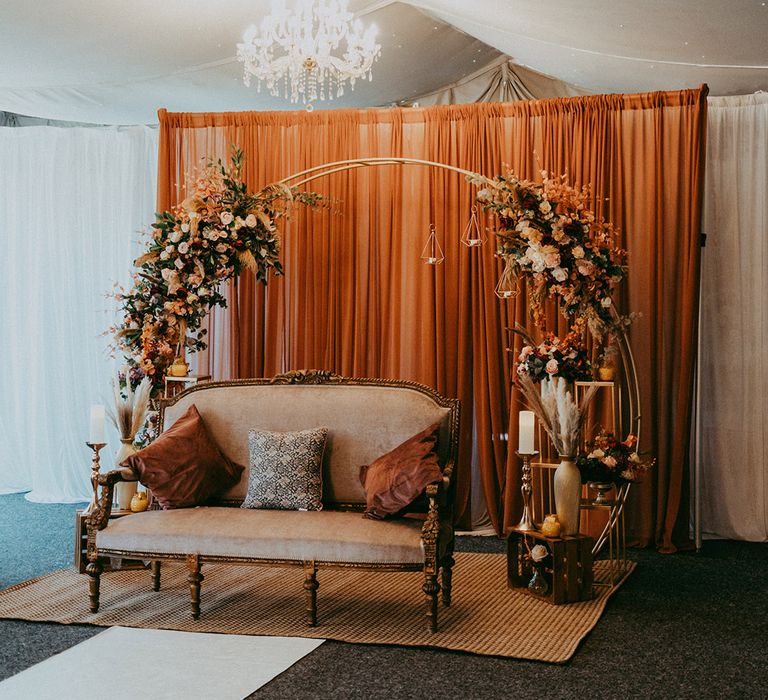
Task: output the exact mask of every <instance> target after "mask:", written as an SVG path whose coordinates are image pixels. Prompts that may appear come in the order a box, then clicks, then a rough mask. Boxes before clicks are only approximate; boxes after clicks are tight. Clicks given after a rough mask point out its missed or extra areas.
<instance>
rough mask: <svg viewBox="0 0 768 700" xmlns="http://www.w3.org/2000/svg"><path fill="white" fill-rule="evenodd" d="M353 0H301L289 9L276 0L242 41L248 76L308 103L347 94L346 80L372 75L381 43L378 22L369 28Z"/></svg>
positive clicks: (240, 46) (247, 79) (241, 53)
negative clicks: (352, 9) (358, 16)
mask: <svg viewBox="0 0 768 700" xmlns="http://www.w3.org/2000/svg"><path fill="white" fill-rule="evenodd" d="M347 6H348V0H296V1H295V9H293V10H289V9H288V8H287V7H286V4H285V1H284V0H272V10H271V12H270V14H269V15H267V16H266V17H265V18H264V20H263V21H262V23H261V26H260V27H257V26H255V25H251V26H250V27H249V28H248V30H247V31H246V32H245V34H244V35H243V42H242V43H241V44H238V45H237V59H238V61H240V62H241V63H242V64H243V82H244V83H245V84H246V85H250V84H251V79H252V78H255V79H256V82H257V88H258V89H259V90H260V89H261V85H262V83H263V84H264V85H265V86H266V88H267V90H269V92H270V93H271V94H272V95H273V96H278V95H280V93H281V92H282V94H283V95H284V96H285V98H286V99H290V100H291V102H298V101H299V98H300V97H301V99H302V100H303V102H304V103H305V104H307V105H311V103H312V102H314V101H315V100H318V99H319V100H325V99H329V100H332V99H333V98H334V97H341V96H342V95H343V94H344V86H345V84H346V83H347V82H349V84H350V88H351V89H353V90H354V88H355V81H357V80H359V79H363V78H365V77H367V78H368V80H372V73H371V66H372V65H373V62H374V61H375V60H377V59H378V57H379V54H380V52H381V46H380V45H379V44H377V43H376V32H377V29H376V26H375V25H373V24H371V25H370V26H369V27H368V28H367V29H365V28H364V27H363V23H362V22H361V21H360V20H359V19H357V20H355V19H354V15H353V14H352V13H351V12H349V11H348V9H347Z"/></svg>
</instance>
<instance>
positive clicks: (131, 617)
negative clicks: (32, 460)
mask: <svg viewBox="0 0 768 700" xmlns="http://www.w3.org/2000/svg"><path fill="white" fill-rule="evenodd" d="M632 566H634V565H632ZM162 567H163V570H162V585H161V590H160V591H159V592H157V593H155V592H153V591H152V585H151V578H152V577H151V574H150V572H149V571H142V570H139V571H137V570H127V571H113V572H107V573H105V574H103V575H102V577H101V609H100V611H99V612H98V613H96V614H95V615H94V614H91V613H89V612H88V577H87V576H85V575H83V574H78V573H77V572H76V571H75V570H74V569H64V570H61V571H57V572H54V573H52V574H49V575H48V576H43V577H41V578H38V579H33V580H31V581H26V582H24V583H21V584H19V585H17V586H13V587H11V588H9V589H7V590H5V591H2V592H0V617H3V618H13V619H20V620H34V621H45V622H59V623H63V624H90V625H102V626H107V627H111V626H113V625H120V626H123V627H144V628H154V629H173V630H180V631H191V632H219V633H226V634H254V635H268V636H282V637H311V638H316V639H334V640H338V641H344V642H356V643H361V644H397V645H405V646H419V647H433V648H440V649H454V650H460V651H467V652H473V653H475V654H486V655H494V656H507V657H514V658H520V659H534V660H537V661H548V662H553V663H563V662H565V661H567V660H568V659H570V658H571V657H572V656H573V654H574V653H575V651H576V648H577V647H578V645H579V642H581V640H582V639H583V638H584V637H585V636H586V635H587V634H588V633H589V632H590V630H591V629H592V628H593V627H594V626H595V625H596V624H597V621H598V620H599V619H600V615H601V614H602V612H603V610H604V609H605V605H606V603H607V601H608V598H609V597H610V595H611V593H612V591H611V590H610V589H608V588H607V587H603V586H597V587H595V598H594V599H593V600H590V601H585V602H582V603H572V604H569V605H557V606H555V605H550V604H549V603H547V602H545V601H542V600H538V599H536V598H533V597H532V596H529V595H526V594H524V593H521V592H519V591H515V590H511V589H509V588H508V587H507V576H506V557H505V556H504V555H501V554H467V553H459V554H457V555H456V565H455V567H454V577H453V581H454V583H453V604H452V605H451V607H450V608H444V607H442V605H441V606H440V610H439V626H440V629H439V631H438V632H437V633H435V634H433V633H431V632H429V631H428V630H427V629H426V619H425V617H424V597H423V594H422V593H421V584H422V578H421V574H418V573H413V572H403V573H380V572H370V571H368V572H366V571H357V570H334V569H320V570H319V572H318V580H319V582H320V589H319V590H318V625H317V627H309V626H307V625H306V623H305V617H304V608H305V598H304V590H303V588H302V584H303V580H304V573H303V571H302V570H301V569H300V568H298V567H297V568H269V567H264V568H260V567H255V566H253V567H251V566H228V565H205V566H204V567H203V574H204V576H205V580H204V581H203V584H202V592H201V601H202V605H201V607H202V615H201V617H200V619H199V620H197V621H194V620H192V618H191V616H190V612H189V586H188V584H187V579H186V577H187V572H186V568H185V566H184V565H183V564H177V563H168V562H163V565H162ZM599 567H600V562H597V564H596V574H598V575H599V573H600V572H599V571H598V570H597V569H599ZM614 590H615V589H614Z"/></svg>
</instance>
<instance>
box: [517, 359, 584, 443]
mask: <svg viewBox="0 0 768 700" xmlns="http://www.w3.org/2000/svg"><path fill="white" fill-rule="evenodd" d="M517 385H518V387H519V388H520V391H522V393H523V396H524V397H525V400H526V402H527V403H528V405H529V406H530V408H531V410H532V411H533V412H534V413H535V414H536V416H537V418H538V419H539V421H540V422H541V425H542V427H543V428H544V430H546V432H547V435H549V438H550V440H552V444H553V445H554V446H555V449H556V450H557V453H558V454H559V455H567V456H572V455H574V454H576V448H577V446H578V444H579V435H580V433H581V428H582V426H583V424H584V418H585V415H586V410H587V406H588V405H589V403H590V401H592V399H593V398H594V396H595V392H596V391H597V387H596V386H594V385H593V386H590V387H589V388H588V389H587V391H586V392H585V394H584V397H583V398H582V400H581V401H580V402H579V403H578V404H577V403H576V400H575V398H574V396H573V394H572V393H571V392H570V391H569V390H568V382H567V381H566V380H565V379H563V378H562V377H554V378H550V379H546V380H545V381H544V382H542V384H541V391H539V389H538V387H537V386H536V384H534V382H533V380H532V379H531V378H530V377H529V376H528V375H527V374H524V373H523V374H519V375H518V382H517Z"/></svg>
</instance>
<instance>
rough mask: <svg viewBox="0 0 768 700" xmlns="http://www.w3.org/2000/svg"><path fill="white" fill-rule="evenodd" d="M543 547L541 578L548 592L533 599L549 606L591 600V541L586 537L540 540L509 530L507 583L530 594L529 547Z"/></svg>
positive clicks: (531, 534)
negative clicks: (546, 585) (547, 551)
mask: <svg viewBox="0 0 768 700" xmlns="http://www.w3.org/2000/svg"><path fill="white" fill-rule="evenodd" d="M537 544H543V545H544V546H545V547H546V548H547V549H548V550H549V556H548V557H547V558H546V559H545V560H544V562H542V565H541V568H542V572H543V576H544V579H545V580H546V581H547V583H548V584H549V592H548V593H547V594H546V595H544V596H536V597H537V598H541V599H542V600H546V601H547V602H549V603H552V604H553V605H561V604H562V603H577V602H579V601H581V600H590V599H591V598H592V582H593V574H592V546H593V544H594V540H593V539H592V538H591V537H587V536H586V535H574V536H572V537H557V538H555V537H544V535H542V534H541V533H539V532H526V533H520V532H515V531H512V532H511V533H510V534H509V537H508V538H507V584H508V585H509V587H510V588H515V589H519V590H521V591H523V592H525V593H529V594H531V595H533V594H532V593H531V592H530V591H529V590H528V583H529V582H530V580H531V577H532V576H533V567H532V566H531V561H530V558H529V557H528V551H529V548H533V546H534V545H537Z"/></svg>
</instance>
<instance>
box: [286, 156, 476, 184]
mask: <svg viewBox="0 0 768 700" xmlns="http://www.w3.org/2000/svg"><path fill="white" fill-rule="evenodd" d="M380 165H426V166H429V167H433V168H442V169H443V170H451V171H453V172H455V173H458V174H459V175H464V176H465V177H482V175H480V174H479V173H474V172H472V171H471V170H464V169H463V168H457V167H456V166H454V165H448V164H447V163H438V162H437V161H434V160H420V159H419V158H352V159H350V160H337V161H335V162H333V163H324V164H323V165H316V166H315V167H314V168H308V169H307V170H302V171H301V172H298V173H294V174H293V175H289V176H288V177H285V178H283V179H282V180H280V181H279V182H278V184H280V185H288V186H289V187H300V186H301V185H306V184H307V183H308V182H312V180H317V179H318V178H321V177H325V176H326V175H332V174H333V173H340V172H344V171H345V170H354V169H356V168H370V167H376V166H380ZM323 171H325V172H323ZM302 177H303V178H304V179H302V180H299V181H298V182H292V180H296V179H297V178H302Z"/></svg>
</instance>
